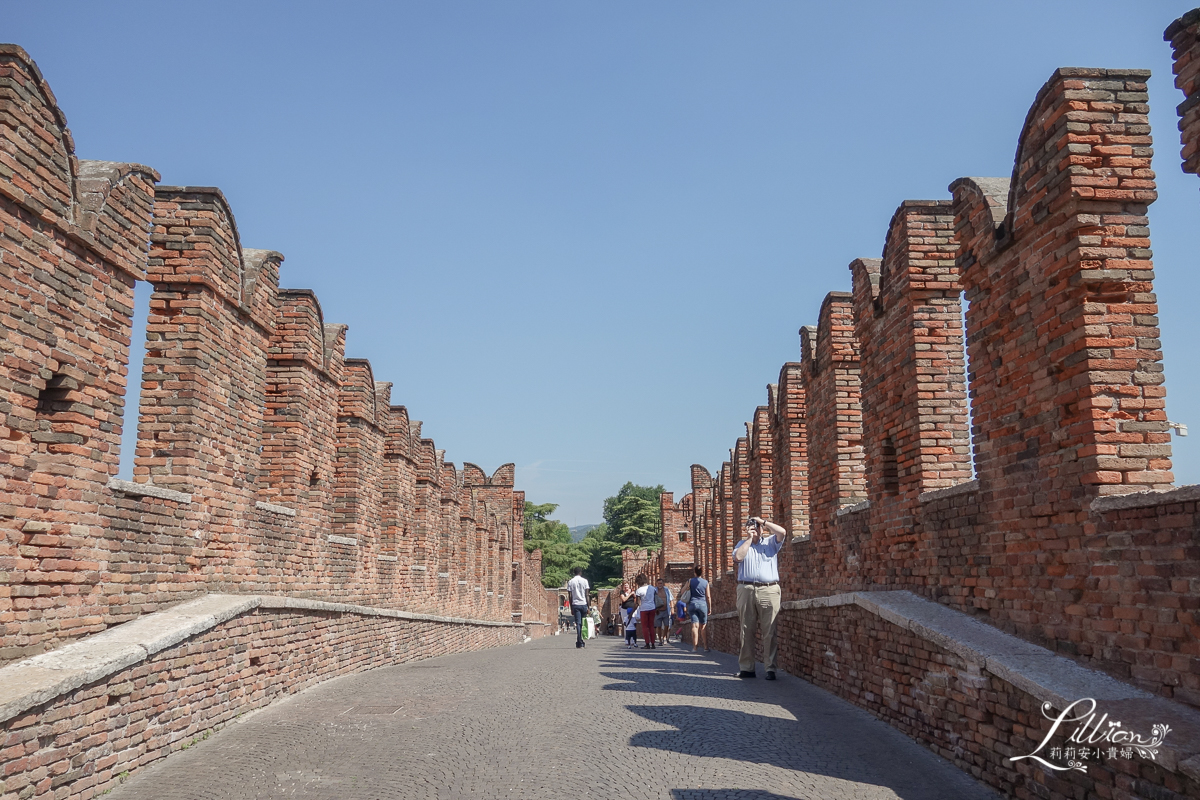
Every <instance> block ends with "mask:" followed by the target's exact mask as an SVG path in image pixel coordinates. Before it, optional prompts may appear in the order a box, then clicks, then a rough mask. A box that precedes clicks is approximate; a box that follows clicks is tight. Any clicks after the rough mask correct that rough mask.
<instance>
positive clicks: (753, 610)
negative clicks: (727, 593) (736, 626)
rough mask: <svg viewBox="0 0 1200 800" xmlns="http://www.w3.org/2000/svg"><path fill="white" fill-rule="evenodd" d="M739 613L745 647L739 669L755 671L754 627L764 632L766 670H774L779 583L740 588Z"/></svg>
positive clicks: (740, 656) (776, 652) (777, 652)
mask: <svg viewBox="0 0 1200 800" xmlns="http://www.w3.org/2000/svg"><path fill="white" fill-rule="evenodd" d="M737 612H738V619H739V620H741V623H742V650H741V652H740V653H739V654H738V669H740V670H741V671H742V672H753V671H754V628H755V626H757V627H758V629H759V630H760V631H762V640H763V663H764V664H765V666H766V668H767V672H774V671H775V669H776V666H777V661H778V656H779V646H778V643H777V642H776V640H775V618H776V617H778V616H779V584H776V585H774V586H750V585H747V584H744V583H739V584H738V587H737Z"/></svg>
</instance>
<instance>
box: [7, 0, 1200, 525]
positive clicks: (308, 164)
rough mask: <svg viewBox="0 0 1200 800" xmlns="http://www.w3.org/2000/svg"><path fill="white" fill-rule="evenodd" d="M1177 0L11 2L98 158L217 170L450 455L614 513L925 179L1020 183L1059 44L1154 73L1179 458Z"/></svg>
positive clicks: (1183, 355)
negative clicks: (1021, 142)
mask: <svg viewBox="0 0 1200 800" xmlns="http://www.w3.org/2000/svg"><path fill="white" fill-rule="evenodd" d="M1193 2H1195V0H1190V2H1187V3H1177V2H1153V1H1149V2H1147V1H1145V0H1143V1H1141V2H1136V3H1135V2H1128V1H1126V2H1101V1H1100V0H1087V2H1070V3H1068V2H1047V1H1046V0H1038V2H1004V3H996V2H942V3H850V2H845V3H816V2H811V3H810V2H786V3H785V2H754V3H718V2H698V1H697V0H687V1H686V2H670V1H668V0H656V2H653V3H641V2H637V3H634V2H611V1H610V2H603V3H601V2H573V3H563V2H522V1H520V0H506V1H505V2H474V3H463V2H453V1H444V2H421V3H378V4H366V3H348V2H339V3H329V2H321V3H315V2H311V3H299V2H296V3H256V2H238V3H227V2H205V3H187V4H184V3H116V2H106V3H83V2H80V3H57V2H36V3H35V2H28V1H27V0H22V1H21V2H13V1H12V0H3V2H0V12H2V13H0V40H4V41H11V42H15V43H17V44H20V45H22V46H24V47H25V48H26V49H27V50H28V51H29V52H30V54H31V55H32V56H33V57H34V59H36V60H37V62H38V64H39V65H40V66H41V68H42V70H43V72H44V73H45V75H46V77H47V79H48V80H49V82H50V85H51V86H52V88H53V89H54V92H55V93H56V95H57V96H58V99H59V102H60V104H61V105H62V108H63V110H64V111H65V113H66V116H67V120H68V122H69V124H70V126H71V129H72V130H73V132H74V134H75V140H76V145H77V148H78V153H79V155H80V157H82V158H98V159H108V160H115V161H138V162H142V163H145V164H149V165H150V166H152V167H154V168H155V169H157V170H159V171H160V172H161V173H162V177H163V181H164V182H165V183H168V184H193V185H202V186H219V187H221V188H222V189H223V190H224V192H225V194H226V196H227V197H228V198H229V200H230V202H231V204H232V206H233V210H234V213H235V214H236V215H237V222H238V227H239V229H240V232H241V235H242V242H243V244H244V245H246V246H248V247H261V248H271V249H276V250H279V251H281V252H283V253H284V254H285V256H286V257H287V261H286V263H285V264H284V267H283V284H284V285H285V286H288V287H297V288H299V287H304V288H312V289H315V290H316V291H317V293H318V295H319V296H320V299H321V304H322V306H323V307H324V311H325V318H326V320H327V321H330V322H344V323H348V324H349V326H350V332H349V340H348V345H347V347H348V351H349V354H350V355H352V356H356V357H366V358H370V359H371V362H372V364H373V365H374V369H375V375H376V376H377V378H378V379H379V380H390V381H393V382H394V384H395V386H394V388H393V394H392V397H393V399H394V401H395V402H397V403H403V404H405V405H407V406H408V407H409V409H410V412H411V413H412V416H413V419H421V420H424V421H425V428H424V430H425V432H426V433H427V434H428V435H431V436H433V437H434V439H435V440H436V441H437V443H438V446H439V447H443V448H445V449H446V450H447V457H448V458H449V459H451V460H453V461H455V462H456V463H461V462H462V461H464V460H466V461H474V462H476V463H478V464H480V465H481V466H483V467H484V468H485V469H488V470H491V469H494V468H495V467H497V466H498V465H500V464H501V463H503V462H506V461H514V462H516V464H517V480H518V487H519V488H523V489H525V490H526V491H527V492H528V495H529V499H531V500H533V501H535V502H556V503H560V504H561V506H562V507H561V509H560V512H559V516H560V517H561V518H562V519H563V520H564V521H566V522H568V523H569V524H572V525H574V524H578V523H585V522H598V521H599V520H600V518H601V503H602V501H603V499H604V497H606V496H608V495H610V494H612V493H614V492H615V491H616V490H617V489H618V488H619V487H620V485H621V484H622V483H623V482H624V481H626V480H633V481H635V482H638V483H659V482H661V483H663V484H665V485H666V487H667V488H668V489H671V490H674V491H675V492H677V496H679V495H682V494H683V493H685V492H686V491H687V490H688V480H689V478H688V466H689V465H690V464H692V463H693V462H699V463H702V464H705V465H707V466H709V467H710V468H715V467H717V466H719V465H720V463H721V461H722V460H724V459H725V458H726V457H727V451H728V448H729V447H730V446H731V445H732V444H733V443H734V440H735V439H736V438H737V436H739V435H740V434H741V433H742V432H743V430H744V429H743V426H742V423H743V422H744V421H745V420H747V419H750V417H751V415H752V414H753V411H754V408H755V406H756V405H759V404H760V403H763V402H765V397H766V388H765V387H766V385H767V384H768V383H770V382H773V381H774V380H775V379H776V377H777V375H778V372H779V367H780V365H781V364H782V363H783V362H785V361H788V360H796V359H797V358H798V356H799V340H798V336H797V330H798V328H799V327H800V326H801V325H804V324H812V323H815V321H816V316H817V311H818V308H819V304H820V301H821V298H822V297H823V296H824V295H825V293H826V292H827V291H830V290H833V289H847V288H848V287H849V285H850V284H849V280H850V278H849V272H848V270H847V264H849V262H850V261H851V260H852V259H854V258H856V257H859V256H878V255H879V253H880V251H881V249H882V247H883V236H884V233H885V230H886V226H887V223H888V220H889V219H890V217H891V215H892V212H893V211H894V210H895V208H896V206H897V205H898V204H899V203H900V202H901V201H902V200H904V199H906V198H914V199H936V198H943V197H947V192H946V186H947V185H948V184H949V183H950V182H951V181H952V180H954V179H955V178H957V177H960V176H963V175H983V176H991V175H996V176H1008V175H1009V174H1010V173H1011V171H1012V159H1013V155H1014V151H1015V147H1016V139H1017V135H1018V133H1019V130H1020V126H1021V124H1022V122H1023V120H1024V118H1025V113H1026V111H1027V110H1028V108H1029V105H1030V104H1031V103H1032V102H1033V98H1034V95H1035V93H1036V92H1037V90H1038V88H1039V87H1040V86H1041V85H1042V83H1043V82H1044V81H1045V80H1046V78H1048V77H1049V75H1050V73H1051V72H1052V71H1053V70H1054V69H1055V68H1056V67H1059V66H1096V67H1148V68H1150V69H1152V70H1153V71H1154V77H1153V79H1152V80H1151V83H1150V93H1151V104H1152V122H1153V125H1154V131H1155V139H1156V145H1157V146H1156V157H1155V168H1156V170H1157V172H1158V178H1159V192H1160V199H1159V201H1158V203H1157V204H1156V205H1155V206H1153V208H1152V210H1151V231H1152V236H1153V239H1154V245H1155V256H1156V262H1157V276H1158V281H1157V289H1158V293H1159V300H1160V303H1161V306H1162V323H1163V324H1162V327H1163V340H1164V349H1165V351H1166V357H1167V362H1166V369H1167V386H1168V393H1169V394H1168V403H1169V406H1168V409H1169V413H1170V416H1171V418H1172V419H1174V420H1179V421H1182V422H1190V423H1191V424H1192V425H1193V430H1194V431H1195V435H1194V436H1192V437H1191V438H1189V439H1183V440H1179V439H1177V440H1176V451H1175V452H1176V474H1177V478H1178V482H1179V483H1194V482H1200V381H1198V380H1197V377H1196V376H1197V372H1198V371H1197V367H1198V366H1200V348H1197V347H1196V338H1197V330H1198V323H1197V314H1196V312H1195V309H1194V306H1193V303H1195V298H1196V297H1197V295H1198V290H1200V285H1198V284H1200V278H1198V277H1197V270H1196V258H1197V255H1196V254H1197V253H1198V252H1200V225H1198V224H1197V223H1198V221H1200V220H1198V217H1200V194H1198V191H1200V179H1197V178H1196V177H1195V176H1185V175H1183V174H1182V173H1181V171H1180V168H1179V158H1178V152H1179V144H1178V132H1177V129H1176V116H1175V105H1176V104H1177V103H1179V102H1180V101H1181V100H1182V95H1180V94H1179V92H1178V91H1177V90H1176V89H1174V88H1173V86H1172V84H1171V80H1172V78H1171V64H1170V49H1169V47H1168V45H1167V44H1166V43H1164V42H1163V41H1162V31H1163V29H1164V28H1165V27H1166V26H1167V24H1168V23H1169V22H1170V21H1171V20H1172V19H1174V18H1175V17H1177V16H1179V15H1180V14H1182V13H1183V12H1185V11H1187V10H1188V9H1189V8H1190V7H1191V4H1192V3H1193Z"/></svg>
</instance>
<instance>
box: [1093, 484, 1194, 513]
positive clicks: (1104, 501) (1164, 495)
mask: <svg viewBox="0 0 1200 800" xmlns="http://www.w3.org/2000/svg"><path fill="white" fill-rule="evenodd" d="M1193 500H1200V483H1193V484H1189V485H1188V486H1180V487H1179V488H1178V489H1158V490H1155V491H1149V492H1134V493H1133V494H1111V495H1104V496H1101V497H1097V498H1096V499H1095V500H1093V501H1092V511H1095V512H1097V513H1101V514H1102V513H1104V512H1105V511H1120V510H1123V509H1126V508H1149V507H1151V506H1161V505H1168V504H1170V503H1187V502H1191V501H1193Z"/></svg>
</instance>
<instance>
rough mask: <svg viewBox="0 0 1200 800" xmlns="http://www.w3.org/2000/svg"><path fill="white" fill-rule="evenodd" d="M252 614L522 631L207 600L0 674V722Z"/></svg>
mask: <svg viewBox="0 0 1200 800" xmlns="http://www.w3.org/2000/svg"><path fill="white" fill-rule="evenodd" d="M255 609H261V610H265V611H279V610H295V611H320V612H329V613H337V614H354V615H357V616H363V617H387V618H390V619H403V620H411V621H413V622H435V623H442V624H449V625H473V626H479V627H488V628H520V627H523V626H522V625H521V624H520V623H514V622H497V621H495V620H484V619H467V618H463V617H443V616H439V615H435V614H416V613H413V612H410V611H400V610H398V609H391V608H374V607H371V606H356V605H349V604H346V603H331V602H326V601H323V600H310V599H306V598H301V597H273V596H269V595H229V594H208V595H204V596H203V597H199V598H197V599H195V600H190V601H188V602H186V603H183V604H181V605H178V606H175V607H174V608H170V609H167V610H166V611H157V612H155V613H153V614H146V615H145V616H142V617H139V618H138V619H135V620H132V621H130V622H126V623H124V624H122V625H117V626H116V627H113V628H109V629H108V630H106V631H102V632H100V633H97V634H94V635H92V636H88V637H87V638H85V639H81V640H80V641H77V642H73V643H71V644H68V645H64V646H62V647H60V648H58V649H57V650H54V651H51V652H49V653H42V654H40V655H36V656H33V657H32V658H27V659H24V660H22V661H18V662H16V663H15V664H10V665H8V666H6V667H4V668H0V722H6V721H8V720H10V719H12V718H13V717H15V716H17V715H18V714H21V713H22V712H24V711H27V710H29V709H30V708H33V707H35V706H39V705H42V704H43V703H48V702H50V701H51V700H53V699H54V698H56V697H59V696H60V695H63V694H66V693H68V692H71V691H74V690H75V689H78V688H79V687H80V686H85V685H87V684H90V683H95V682H96V681H99V680H103V679H105V678H107V677H108V676H110V675H113V674H115V673H117V672H119V671H121V670H123V669H125V668H127V667H130V666H133V665H134V664H137V663H139V662H141V661H144V660H145V659H147V658H149V657H150V656H152V655H154V654H155V653H158V652H160V651H162V650H165V649H167V648H168V647H172V646H174V645H176V644H179V643H180V642H182V641H184V640H186V639H189V638H191V637H193V636H197V635H199V634H201V633H204V632H205V631H207V630H209V629H211V628H214V627H216V626H217V625H219V624H221V623H222V622H226V621H228V620H230V619H233V618H234V617H237V616H240V615H242V614H245V613H247V612H249V611H253V610H255Z"/></svg>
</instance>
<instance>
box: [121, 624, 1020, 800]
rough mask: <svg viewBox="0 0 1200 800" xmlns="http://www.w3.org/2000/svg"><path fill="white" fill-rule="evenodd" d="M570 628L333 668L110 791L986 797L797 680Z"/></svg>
mask: <svg viewBox="0 0 1200 800" xmlns="http://www.w3.org/2000/svg"><path fill="white" fill-rule="evenodd" d="M573 639H574V637H567V636H557V637H550V638H547V639H542V640H540V641H537V642H531V643H529V644H525V645H521V646H517V647H508V648H502V649H498V650H487V651H484V652H480V653H466V654H462V655H456V656H447V657H444V658H438V659H432V660H429V661H421V662H416V663H413V664H408V665H404V666H399V667H389V668H386V669H379V670H374V671H372V672H366V673H362V674H359V675H352V676H348V677H345V678H340V679H338V680H334V681H330V682H328V683H325V684H322V685H320V686H317V687H314V688H312V689H310V690H308V691H306V692H302V693H300V694H298V695H295V696H294V697H291V698H288V699H286V700H283V701H281V702H279V703H277V704H275V705H273V706H270V707H268V708H266V709H264V710H262V711H260V712H258V713H257V714H253V715H249V716H247V717H246V718H244V719H243V720H242V721H240V722H238V723H235V724H233V725H231V726H229V727H227V728H226V729H225V730H223V731H221V732H219V733H217V734H215V735H213V736H212V737H211V738H209V739H208V740H206V741H202V742H199V743H198V744H196V745H194V746H193V747H191V748H190V749H188V750H186V751H183V752H180V753H176V754H175V755H173V756H171V757H169V758H167V759H165V760H164V761H161V762H159V763H158V764H156V765H154V766H152V767H150V768H148V769H146V770H144V771H143V772H141V773H139V774H138V775H137V776H135V777H134V778H132V779H131V780H129V781H128V782H127V783H125V784H124V785H123V786H120V787H118V788H117V789H116V790H114V791H113V792H112V793H111V794H110V795H108V797H107V798H106V800H142V799H144V800H173V799H174V798H214V799H216V798H220V799H221V800H225V799H226V798H229V799H233V798H278V797H286V798H320V799H321V800H326V799H327V800H358V799H361V800H382V799H383V798H464V799H465V798H472V799H474V798H555V799H556V800H563V799H564V798H565V799H568V800H569V799H570V798H580V797H589V798H590V797H594V798H630V799H631V800H647V799H648V798H663V800H727V799H728V800H800V799H801V798H803V800H834V799H840V798H872V799H874V798H903V800H973V799H974V798H980V799H981V800H982V798H988V800H996V798H997V796H996V795H995V794H993V793H992V792H991V791H990V790H988V789H986V788H984V787H983V786H982V785H981V784H979V783H976V782H975V781H974V780H972V779H971V778H970V777H968V776H967V775H966V774H965V773H963V772H960V771H959V770H957V769H956V768H954V767H953V766H951V765H950V764H949V763H947V762H946V761H943V760H941V759H940V758H938V757H937V756H935V755H933V754H932V753H930V752H929V751H927V750H925V749H924V748H922V747H920V746H918V745H916V744H914V743H913V742H911V741H910V740H909V739H907V738H906V737H905V736H903V735H902V734H900V733H898V732H897V731H895V730H893V729H892V728H890V727H888V726H887V725H886V724H884V723H882V722H879V721H878V720H876V719H875V718H873V717H871V716H870V715H869V714H867V713H865V712H863V711H860V710H858V709H856V708H855V707H853V706H851V705H849V704H847V703H845V702H843V701H842V700H840V699H838V698H836V697H834V696H832V695H830V694H828V693H826V692H824V691H821V690H820V689H816V688H814V687H813V686H811V685H810V684H808V683H806V682H804V681H802V680H799V679H796V678H792V677H789V676H786V675H781V676H780V679H779V680H778V681H775V682H774V683H769V682H767V681H764V680H762V679H761V678H760V679H758V680H754V681H749V680H739V679H738V678H736V677H734V676H733V672H734V670H736V660H735V659H734V658H733V657H731V656H727V655H724V654H719V653H715V652H714V653H711V654H705V653H701V654H692V653H691V652H690V649H689V650H684V649H682V648H680V647H678V646H676V645H671V646H668V647H666V648H659V649H658V650H654V651H646V650H626V649H625V645H624V642H622V641H620V640H618V639H615V638H608V637H606V638H601V639H599V640H596V641H593V642H592V643H591V644H590V645H589V646H588V647H587V648H585V649H583V650H576V649H575V647H574V641H573ZM760 674H761V668H760Z"/></svg>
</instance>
